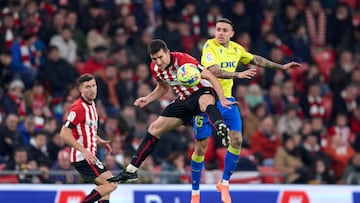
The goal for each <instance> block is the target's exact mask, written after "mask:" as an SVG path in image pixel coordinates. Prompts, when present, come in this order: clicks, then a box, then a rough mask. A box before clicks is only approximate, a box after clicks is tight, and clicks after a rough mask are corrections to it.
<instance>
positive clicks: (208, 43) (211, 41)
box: [204, 38, 218, 49]
mask: <svg viewBox="0 0 360 203" xmlns="http://www.w3.org/2000/svg"><path fill="white" fill-rule="evenodd" d="M212 47H214V48H216V47H218V43H216V40H215V38H212V39H208V40H206V42H205V44H204V49H209V48H212Z"/></svg>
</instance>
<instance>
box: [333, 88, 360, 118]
mask: <svg viewBox="0 0 360 203" xmlns="http://www.w3.org/2000/svg"><path fill="white" fill-rule="evenodd" d="M333 106H334V109H333V116H336V115H338V114H340V113H343V114H345V115H346V116H348V117H351V116H352V114H353V113H354V112H355V111H357V110H358V109H359V107H360V92H359V89H358V87H357V86H356V85H355V84H349V85H348V86H347V87H346V88H345V89H344V90H343V91H341V92H340V93H339V94H336V95H334V99H333Z"/></svg>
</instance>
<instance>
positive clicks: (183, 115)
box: [160, 87, 215, 124]
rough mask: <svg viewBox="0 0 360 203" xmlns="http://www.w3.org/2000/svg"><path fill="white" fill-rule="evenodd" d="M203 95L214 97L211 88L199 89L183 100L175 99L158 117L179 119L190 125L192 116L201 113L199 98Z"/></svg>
mask: <svg viewBox="0 0 360 203" xmlns="http://www.w3.org/2000/svg"><path fill="white" fill-rule="evenodd" d="M204 94H211V95H214V97H215V92H214V89H213V88H211V87H205V88H201V89H199V90H198V91H196V92H194V93H193V94H192V95H190V96H189V97H188V98H187V99H185V100H180V99H179V98H177V99H176V100H175V101H174V102H173V103H171V104H169V105H168V106H167V107H166V108H165V109H164V111H163V112H162V113H161V114H160V116H164V117H174V118H180V119H181V120H182V121H183V124H190V123H191V122H192V118H193V116H196V115H198V114H200V113H202V112H201V110H200V106H199V98H200V96H201V95H204Z"/></svg>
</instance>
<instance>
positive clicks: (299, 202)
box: [279, 191, 310, 203]
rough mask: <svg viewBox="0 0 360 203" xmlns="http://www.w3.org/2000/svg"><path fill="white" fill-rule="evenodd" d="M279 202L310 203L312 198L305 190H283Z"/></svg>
mask: <svg viewBox="0 0 360 203" xmlns="http://www.w3.org/2000/svg"><path fill="white" fill-rule="evenodd" d="M279 203H310V199H309V196H308V195H307V194H306V192H304V191H283V192H282V197H281V200H280V202H279Z"/></svg>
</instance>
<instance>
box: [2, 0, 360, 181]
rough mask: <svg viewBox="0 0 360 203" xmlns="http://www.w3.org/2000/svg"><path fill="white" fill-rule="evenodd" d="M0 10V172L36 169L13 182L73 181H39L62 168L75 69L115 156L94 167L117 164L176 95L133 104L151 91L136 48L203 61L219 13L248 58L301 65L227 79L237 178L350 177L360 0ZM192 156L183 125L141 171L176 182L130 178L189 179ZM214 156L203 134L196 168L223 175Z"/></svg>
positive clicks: (359, 140) (357, 155) (359, 145)
mask: <svg viewBox="0 0 360 203" xmlns="http://www.w3.org/2000/svg"><path fill="white" fill-rule="evenodd" d="M0 8H1V25H0V48H1V52H0V101H1V105H0V163H2V164H0V165H1V169H2V170H4V169H5V170H18V171H22V170H28V171H31V170H40V171H42V175H33V176H32V175H21V174H20V175H18V180H19V182H20V183H60V184H61V183H62V184H72V183H78V182H79V180H78V179H77V177H75V176H74V175H49V171H51V170H64V171H69V170H72V168H71V165H70V160H69V150H68V147H66V146H65V143H64V141H63V140H62V138H61V137H60V136H59V129H60V127H61V125H62V121H63V118H64V116H65V115H64V114H65V113H66V111H67V109H68V108H69V105H71V103H72V102H73V101H74V99H76V98H77V97H78V96H79V92H78V89H77V85H76V83H75V81H76V78H77V77H78V76H79V75H80V74H82V73H91V74H94V75H95V76H96V80H97V85H98V97H97V99H96V105H97V110H98V113H99V120H100V129H101V130H100V132H99V135H100V136H101V137H102V138H104V139H108V140H111V146H112V149H113V153H112V154H108V155H106V154H105V153H104V152H103V151H99V157H101V159H102V161H104V163H106V165H107V167H108V169H109V170H119V169H120V168H121V166H126V165H128V164H129V162H130V160H131V156H132V154H133V153H134V150H135V149H137V147H138V146H139V143H140V142H141V140H142V139H143V138H144V136H145V135H146V129H147V127H148V125H149V124H150V123H151V122H152V121H153V120H154V119H155V118H156V117H157V116H158V114H159V112H160V111H161V110H162V109H163V108H164V107H165V106H166V105H168V104H169V103H170V102H171V101H172V100H173V99H174V98H175V95H174V93H173V92H169V93H168V94H167V95H166V96H164V97H163V98H161V100H159V101H157V102H154V103H152V104H151V105H149V106H148V107H146V108H145V109H139V108H135V107H134V106H133V105H132V103H133V102H134V100H135V99H136V98H138V97H141V96H145V95H147V94H148V93H149V92H151V90H152V89H153V88H154V85H155V81H154V80H153V79H152V76H151V73H150V72H149V68H148V65H149V63H150V58H149V57H148V54H147V52H146V46H147V44H148V43H149V42H150V41H151V40H152V39H154V38H160V39H163V40H164V41H165V42H167V44H168V46H169V48H170V50H171V51H183V52H186V53H189V54H191V55H192V56H194V57H195V58H197V59H200V56H201V49H202V46H203V43H204V41H205V40H206V39H208V38H209V37H211V36H212V35H213V32H214V26H215V22H216V20H217V18H219V17H227V18H229V19H230V20H232V21H233V23H234V29H235V32H236V36H235V37H234V40H235V41H236V42H238V43H240V44H241V45H242V46H244V48H245V49H246V50H248V51H250V52H254V53H257V54H259V55H262V56H264V57H266V58H268V59H270V60H272V61H274V62H278V63H280V64H283V63H285V62H288V61H291V60H294V61H297V62H301V63H302V64H303V66H302V68H300V69H294V70H290V71H288V72H280V71H274V70H271V69H258V74H257V76H256V77H255V78H254V79H252V80H245V79H243V80H239V79H236V80H235V84H236V85H235V86H234V89H233V91H234V95H235V97H236V100H237V101H238V102H239V104H238V105H239V109H240V112H241V115H242V119H243V135H244V143H243V145H244V149H243V150H242V154H241V159H240V161H239V165H238V168H237V170H239V171H258V170H260V169H261V168H263V167H271V168H273V169H275V170H276V171H279V172H281V173H282V174H284V175H285V177H286V178H285V180H284V182H286V183H312V184H319V183H320V184H335V183H352V182H353V183H358V182H357V181H359V178H357V179H355V178H354V180H351V178H350V176H351V177H356V175H354V174H359V173H360V3H359V1H356V0H308V1H307V0H261V1H252V0H233V1H231V0H222V1H214V0H197V1H190V0H188V1H186V0H177V1H175V0H162V1H160V0H133V1H130V0H99V1H96V0H80V1H70V0H26V1H25V0H2V1H0ZM238 68H239V70H244V69H245V68H251V66H248V67H238ZM255 68H256V67H255ZM193 147H194V141H193V132H192V128H191V127H188V126H181V127H179V128H177V129H176V130H174V131H171V132H170V133H167V134H166V135H164V136H163V137H162V138H161V139H160V143H159V146H158V148H157V149H156V151H155V153H153V155H152V156H151V157H149V158H148V159H147V160H146V161H145V162H144V164H143V165H142V166H141V169H142V171H143V173H142V174H148V173H144V172H146V171H147V172H152V171H158V172H159V171H161V172H168V171H170V172H171V171H177V172H178V173H179V175H178V176H171V178H169V177H168V176H166V173H163V174H165V175H160V177H159V178H158V179H157V180H154V178H153V177H154V176H151V175H141V174H140V180H139V182H141V183H153V182H155V181H157V182H160V183H186V182H188V181H189V177H186V172H187V171H188V170H189V157H190V156H191V153H192V150H193ZM224 149H225V148H224V147H222V145H221V143H220V142H219V140H217V139H216V137H215V136H213V138H212V140H211V142H210V144H209V149H208V151H207V154H206V156H205V163H206V164H205V168H206V170H207V171H211V170H214V169H219V170H221V169H222V168H223V166H222V164H221V163H223V161H221V160H222V159H223V156H224V152H225V151H226V150H224ZM184 174H185V175H184ZM0 179H1V177H0Z"/></svg>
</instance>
